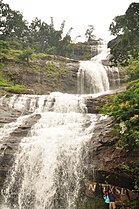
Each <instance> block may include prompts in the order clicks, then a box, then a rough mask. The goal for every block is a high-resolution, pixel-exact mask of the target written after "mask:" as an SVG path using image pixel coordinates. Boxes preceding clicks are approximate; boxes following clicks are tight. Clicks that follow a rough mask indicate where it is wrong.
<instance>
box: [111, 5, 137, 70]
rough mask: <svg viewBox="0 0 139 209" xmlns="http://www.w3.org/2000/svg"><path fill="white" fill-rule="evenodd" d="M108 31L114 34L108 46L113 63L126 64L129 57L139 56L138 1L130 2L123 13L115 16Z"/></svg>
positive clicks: (135, 57)
mask: <svg viewBox="0 0 139 209" xmlns="http://www.w3.org/2000/svg"><path fill="white" fill-rule="evenodd" d="M109 29H110V32H111V34H112V35H114V36H116V38H115V39H113V40H111V41H110V42H109V44H108V46H109V47H110V49H111V54H112V57H111V60H112V62H113V63H114V64H116V65H117V64H121V65H124V66H125V65H128V63H129V62H130V59H137V60H138V58H139V57H138V56H139V3H131V4H130V5H129V7H128V9H127V10H126V12H125V14H124V15H120V16H116V17H115V18H114V19H113V21H112V23H111V25H110V28H109Z"/></svg>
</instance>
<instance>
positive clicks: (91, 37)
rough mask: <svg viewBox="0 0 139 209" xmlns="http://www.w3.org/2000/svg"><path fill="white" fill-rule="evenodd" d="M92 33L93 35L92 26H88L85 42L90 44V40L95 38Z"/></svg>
mask: <svg viewBox="0 0 139 209" xmlns="http://www.w3.org/2000/svg"><path fill="white" fill-rule="evenodd" d="M93 33H94V26H93V25H88V29H87V30H86V32H85V37H86V39H87V42H91V41H92V40H94V39H95V38H96V37H95V35H94V34H93Z"/></svg>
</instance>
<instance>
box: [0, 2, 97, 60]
mask: <svg viewBox="0 0 139 209" xmlns="http://www.w3.org/2000/svg"><path fill="white" fill-rule="evenodd" d="M0 6H1V8H2V9H1V14H0V15H1V22H0V24H1V25H0V26H1V27H0V39H1V40H2V41H1V42H0V49H2V51H1V52H2V53H5V54H9V53H8V52H7V51H5V50H7V49H14V50H15V49H16V50H23V53H22V54H21V55H20V56H19V59H20V60H22V61H27V62H28V61H29V59H30V58H31V57H30V53H29V50H28V49H29V48H30V49H32V50H34V52H35V53H46V54H51V55H60V56H66V57H69V58H73V59H74V58H75V57H77V55H76V52H77V53H78V50H74V49H72V46H73V45H72V39H71V36H70V33H71V31H72V29H73V28H72V27H71V28H70V29H69V30H68V32H67V33H66V35H65V32H64V28H65V21H63V22H62V24H61V26H60V29H59V30H56V29H55V26H54V20H53V18H52V17H51V23H50V25H49V24H47V23H46V22H44V21H42V20H41V19H38V18H37V17H36V18H35V19H34V20H32V22H31V23H30V24H29V23H27V21H26V20H24V17H23V15H22V13H20V12H19V11H14V10H12V9H11V8H10V7H9V5H8V4H5V3H4V2H3V1H2V0H1V2H0ZM89 27H90V28H88V29H87V31H86V37H87V38H88V41H92V39H93V38H94V35H93V30H94V28H93V26H89ZM75 45H76V44H75ZM75 45H74V46H75ZM77 48H78V46H77ZM86 48H87V49H88V46H86ZM86 51H87V50H86ZM88 51H89V52H90V51H91V47H90V49H89V50H88ZM89 52H84V53H83V56H84V55H85V57H87V58H88V53H89ZM2 56H3V55H2ZM4 57H6V58H7V55H4ZM89 58H90V57H89Z"/></svg>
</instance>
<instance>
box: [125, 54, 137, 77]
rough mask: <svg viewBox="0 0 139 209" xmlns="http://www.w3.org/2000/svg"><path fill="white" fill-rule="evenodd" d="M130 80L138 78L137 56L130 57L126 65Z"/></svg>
mask: <svg viewBox="0 0 139 209" xmlns="http://www.w3.org/2000/svg"><path fill="white" fill-rule="evenodd" d="M126 70H127V72H128V75H130V80H134V79H138V78H139V57H137V58H136V59H130V61H129V64H128V66H127V67H126Z"/></svg>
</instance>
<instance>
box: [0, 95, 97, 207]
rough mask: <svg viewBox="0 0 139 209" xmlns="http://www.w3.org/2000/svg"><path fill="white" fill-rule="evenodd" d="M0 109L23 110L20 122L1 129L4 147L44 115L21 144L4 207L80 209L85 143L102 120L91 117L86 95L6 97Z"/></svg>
mask: <svg viewBox="0 0 139 209" xmlns="http://www.w3.org/2000/svg"><path fill="white" fill-rule="evenodd" d="M0 104H1V105H3V104H5V105H7V106H9V107H12V108H13V109H17V110H18V111H22V114H21V116H20V117H19V118H18V119H17V121H15V122H12V123H11V124H7V125H6V126H5V127H3V128H1V133H2V135H1V144H2V143H4V141H3V139H5V138H6V137H8V136H9V135H10V133H12V132H13V131H14V130H15V129H16V128H17V127H18V126H20V125H21V124H22V123H23V122H24V123H26V121H27V120H28V118H29V116H30V115H35V114H39V115H40V119H38V121H37V123H35V124H34V125H33V126H32V128H31V130H30V132H29V133H28V135H27V136H26V137H23V138H22V139H21V142H20V143H19V146H18V151H17V152H16V154H15V156H14V159H15V160H14V163H13V166H12V167H11V169H10V171H9V174H8V176H7V178H6V181H5V183H4V186H3V189H2V191H1V194H2V203H1V206H0V208H1V209H75V208H76V200H77V198H78V197H79V195H80V190H81V180H82V179H83V177H84V170H85V169H86V168H85V162H84V158H85V156H86V155H87V151H86V143H88V142H89V140H91V137H92V134H93V130H94V127H95V123H96V121H97V120H100V116H99V117H98V116H97V115H95V114H88V113H87V110H86V106H85V96H83V95H69V94H62V93H58V92H55V93H51V94H50V95H43V96H34V95H21V96H18V95H14V96H13V97H9V98H6V97H3V98H1V101H0ZM26 112H28V114H25V113H26ZM5 128H6V132H5V131H4V130H5Z"/></svg>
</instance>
